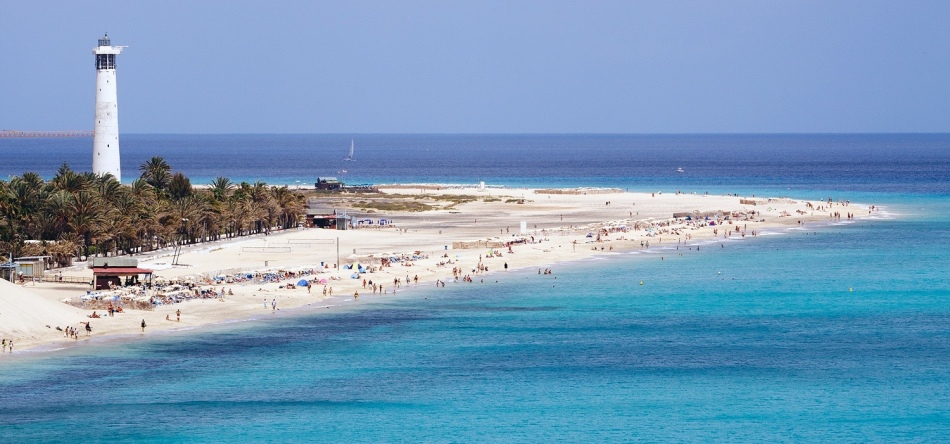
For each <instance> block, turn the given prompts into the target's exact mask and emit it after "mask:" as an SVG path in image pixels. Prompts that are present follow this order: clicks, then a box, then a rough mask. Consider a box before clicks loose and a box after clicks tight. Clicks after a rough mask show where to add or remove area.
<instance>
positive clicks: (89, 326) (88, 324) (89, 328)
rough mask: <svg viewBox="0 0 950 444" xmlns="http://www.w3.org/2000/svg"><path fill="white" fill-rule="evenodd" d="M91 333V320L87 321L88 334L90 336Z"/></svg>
mask: <svg viewBox="0 0 950 444" xmlns="http://www.w3.org/2000/svg"><path fill="white" fill-rule="evenodd" d="M90 334H92V323H91V322H87V323H86V336H89V335H90Z"/></svg>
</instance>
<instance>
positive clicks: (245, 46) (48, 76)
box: [0, 0, 950, 133]
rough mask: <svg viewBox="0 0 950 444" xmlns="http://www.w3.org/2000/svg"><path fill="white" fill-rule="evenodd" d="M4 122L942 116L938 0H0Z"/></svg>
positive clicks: (261, 124)
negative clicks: (107, 63) (99, 116)
mask: <svg viewBox="0 0 950 444" xmlns="http://www.w3.org/2000/svg"><path fill="white" fill-rule="evenodd" d="M0 18H2V24H0V129H19V130H38V129H46V130H54V129H92V123H93V112H94V103H95V91H94V90H95V74H96V73H95V65H94V56H93V55H92V54H91V51H92V49H93V47H94V46H96V40H97V38H98V37H100V36H101V35H102V34H103V33H104V32H108V33H109V36H110V37H111V38H112V43H113V44H114V45H128V48H127V49H126V50H125V52H123V53H122V54H121V55H120V56H119V57H118V73H117V75H118V79H117V83H118V89H119V90H118V94H119V128H120V130H121V131H122V132H124V133H572V132H591V133H602V132H604V133H684V132H685V133H708V132H712V133H722V132H726V133H729V132H766V133H767V132H950V25H948V23H950V1H933V2H930V1H916V0H915V1H891V2H879V1H847V2H845V1H827V0H825V1H815V2H805V1H739V2H733V1H665V0H664V1H643V2H641V1H606V2H604V1H600V2H594V1H572V2H561V1H550V0H543V1H519V0H507V1H497V2H495V1H484V0H478V1H431V2H419V1H332V2H330V1H273V2H268V1H260V2H257V1H240V0H236V1H194V0H189V1H161V2H138V1H134V2H133V1H117V2H112V1H101V0H100V1H62V2H59V1H54V2H47V1H22V0H0Z"/></svg>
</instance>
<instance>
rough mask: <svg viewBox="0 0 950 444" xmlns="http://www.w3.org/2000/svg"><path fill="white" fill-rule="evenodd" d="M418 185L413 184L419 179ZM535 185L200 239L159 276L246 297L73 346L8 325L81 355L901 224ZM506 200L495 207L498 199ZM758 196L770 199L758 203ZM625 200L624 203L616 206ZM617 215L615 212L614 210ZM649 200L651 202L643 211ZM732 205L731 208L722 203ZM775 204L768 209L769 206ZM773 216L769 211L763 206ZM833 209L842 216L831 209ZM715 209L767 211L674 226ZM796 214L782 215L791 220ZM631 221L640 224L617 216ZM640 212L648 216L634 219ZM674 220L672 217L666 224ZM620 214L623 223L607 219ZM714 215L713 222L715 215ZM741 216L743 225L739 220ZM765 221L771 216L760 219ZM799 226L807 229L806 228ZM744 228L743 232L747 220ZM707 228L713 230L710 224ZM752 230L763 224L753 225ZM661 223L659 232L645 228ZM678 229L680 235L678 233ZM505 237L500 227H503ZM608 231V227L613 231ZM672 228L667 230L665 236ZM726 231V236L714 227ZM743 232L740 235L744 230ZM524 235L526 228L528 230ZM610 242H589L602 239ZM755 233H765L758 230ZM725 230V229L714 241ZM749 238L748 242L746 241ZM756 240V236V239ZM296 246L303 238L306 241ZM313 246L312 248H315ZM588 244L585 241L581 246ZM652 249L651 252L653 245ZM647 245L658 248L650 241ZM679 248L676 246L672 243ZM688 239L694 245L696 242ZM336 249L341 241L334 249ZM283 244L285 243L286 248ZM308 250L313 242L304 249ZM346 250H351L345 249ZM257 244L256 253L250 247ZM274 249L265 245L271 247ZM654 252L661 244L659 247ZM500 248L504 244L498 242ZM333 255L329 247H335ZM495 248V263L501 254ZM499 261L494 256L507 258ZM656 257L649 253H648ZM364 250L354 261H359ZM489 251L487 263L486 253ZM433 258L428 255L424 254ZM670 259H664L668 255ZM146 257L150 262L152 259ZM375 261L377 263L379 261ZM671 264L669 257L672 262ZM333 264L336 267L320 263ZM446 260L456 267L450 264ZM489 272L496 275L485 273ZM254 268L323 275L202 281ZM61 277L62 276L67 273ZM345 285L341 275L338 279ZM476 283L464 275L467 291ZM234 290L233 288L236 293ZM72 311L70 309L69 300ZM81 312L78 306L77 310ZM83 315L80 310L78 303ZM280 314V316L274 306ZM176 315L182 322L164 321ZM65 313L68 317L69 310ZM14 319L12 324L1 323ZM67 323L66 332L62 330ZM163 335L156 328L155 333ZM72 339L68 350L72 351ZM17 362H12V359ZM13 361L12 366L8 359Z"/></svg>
mask: <svg viewBox="0 0 950 444" xmlns="http://www.w3.org/2000/svg"><path fill="white" fill-rule="evenodd" d="M407 185H409V184H407ZM381 189H382V190H383V191H384V193H385V190H392V193H395V194H399V195H407V194H409V195H413V194H418V195H419V196H431V195H433V194H465V193H471V192H472V191H474V188H472V187H469V188H460V189H442V190H439V191H437V192H434V191H433V190H427V189H425V188H415V190H418V193H412V191H413V190H414V189H413V188H409V187H405V186H402V187H400V188H398V189H397V188H381ZM528 191H529V189H511V188H488V189H485V190H484V192H479V194H480V195H484V196H485V197H489V196H490V199H483V200H476V201H472V202H466V203H462V204H459V205H456V206H452V207H450V208H443V209H438V210H434V211H426V212H419V213H411V212H387V213H385V214H378V213H377V214H375V215H374V216H373V217H389V218H392V219H393V220H395V221H396V224H395V226H393V227H387V228H360V229H353V230H345V231H335V230H322V229H316V228H311V229H292V230H284V231H278V232H274V234H271V235H269V236H254V237H251V238H237V239H231V240H226V241H221V242H216V243H214V244H198V245H194V246H191V248H189V249H188V250H187V251H183V252H182V255H181V260H180V262H182V263H185V264H191V266H190V268H177V267H175V268H167V269H162V270H157V271H156V273H155V274H156V275H157V276H160V277H162V278H165V279H193V280H195V281H196V282H197V283H198V284H199V287H200V288H202V289H207V288H215V289H216V288H221V287H223V288H227V289H229V290H231V291H233V292H234V295H233V296H232V295H228V296H225V297H224V298H223V299H192V300H186V301H183V302H180V303H176V304H172V305H162V306H158V307H155V308H154V309H153V310H131V309H129V310H127V313H120V314H117V315H116V316H115V317H112V318H109V317H108V316H107V315H104V316H102V317H101V318H98V319H89V318H87V317H86V315H87V314H88V313H91V311H92V310H84V309H79V308H74V309H73V310H71V311H72V316H73V317H72V318H71V319H72V321H71V322H72V323H70V324H67V325H66V326H72V327H76V326H77V325H80V324H79V323H80V322H91V323H92V325H93V332H92V335H91V336H89V338H96V340H95V341H87V340H86V338H87V336H85V333H84V332H80V336H79V338H80V339H79V341H77V340H75V339H67V338H65V337H64V336H63V334H62V333H61V332H59V331H56V330H53V329H52V327H49V328H48V327H46V325H53V324H50V323H49V322H46V323H44V324H43V325H32V326H29V328H26V329H22V330H20V331H8V330H5V329H4V328H5V327H6V323H5V322H4V323H2V324H0V336H2V337H4V338H12V339H14V341H15V346H16V349H15V350H16V353H13V355H17V354H19V353H20V352H26V351H29V353H23V355H34V356H35V355H37V354H39V355H44V354H46V353H56V352H57V351H60V350H62V349H64V348H72V347H71V346H69V345H66V344H73V343H75V344H76V345H79V344H82V343H87V342H89V343H99V341H100V340H106V341H108V342H110V343H111V342H112V341H113V340H114V341H116V342H119V343H122V342H125V341H134V340H136V338H138V337H143V336H149V333H152V332H156V331H160V332H162V333H166V332H169V333H177V332H181V331H207V330H208V328H209V327H212V326H215V325H227V324H230V323H244V322H253V321H254V320H257V319H259V318H261V317H262V316H264V315H262V314H261V310H264V311H267V309H266V308H263V307H262V306H261V305H262V302H261V301H262V300H263V301H265V303H267V302H268V301H272V300H273V301H278V306H279V308H280V309H282V310H285V312H289V313H290V315H299V314H300V313H303V312H307V313H314V312H315V311H316V309H318V308H319V309H321V310H328V309H327V308H323V307H326V305H329V306H330V307H329V310H328V311H333V312H338V311H339V310H340V307H342V306H344V305H348V304H347V303H345V302H342V301H343V300H346V299H347V298H349V297H352V295H353V293H354V292H357V291H358V292H359V294H360V296H361V297H360V299H359V300H355V301H352V302H354V303H356V304H359V303H360V302H361V301H365V300H366V299H376V298H381V297H382V298H386V297H391V295H392V293H391V292H390V290H391V289H392V286H393V279H403V278H410V279H412V278H414V276H417V275H418V277H419V284H418V285H409V288H406V286H401V288H399V289H398V292H397V294H398V293H401V292H403V291H413V290H415V289H416V288H424V286H432V285H435V282H436V281H437V280H440V281H443V282H450V281H453V280H454V279H455V278H454V277H453V273H452V269H453V268H456V269H463V268H464V270H462V273H461V274H460V276H461V275H470V276H471V277H472V278H473V279H476V283H477V279H481V278H484V277H487V276H490V275H495V274H496V273H498V272H501V271H504V270H505V269H506V268H505V265H507V269H508V270H509V271H518V270H526V269H533V268H539V267H540V268H547V267H555V266H570V264H571V263H572V262H575V261H585V260H592V259H593V258H596V257H598V256H602V255H612V254H614V253H619V254H630V255H634V254H635V253H639V255H643V256H644V260H647V259H648V258H649V259H655V256H654V255H656V254H658V253H661V252H662V251H666V250H662V249H663V248H664V247H667V246H670V245H680V246H694V245H695V246H697V247H699V246H705V245H708V244H714V243H718V242H717V239H722V243H723V244H724V243H725V241H727V240H730V241H734V240H736V239H744V237H750V238H754V237H757V236H758V235H762V236H763V237H768V236H771V235H773V233H772V231H773V230H775V231H776V232H775V233H774V234H781V232H778V230H784V231H788V232H795V231H806V228H804V227H815V228H816V229H822V228H824V227H825V226H835V225H836V224H842V225H844V224H847V222H850V223H855V222H859V221H861V220H864V219H868V218H873V219H879V218H883V217H887V218H893V217H895V216H894V215H893V214H892V213H889V212H888V211H887V209H886V208H882V209H880V210H879V212H871V211H870V210H869V206H868V205H866V204H857V203H850V204H849V205H843V204H838V203H833V205H832V206H831V207H830V208H829V209H826V210H825V211H811V212H809V214H799V213H796V212H795V211H796V210H799V211H801V210H802V209H803V208H805V207H806V205H807V204H811V205H812V207H814V208H821V207H822V206H827V205H828V204H827V202H818V201H804V200H794V199H787V198H778V199H781V200H775V201H774V202H769V204H768V205H766V206H760V205H756V206H751V205H743V204H739V201H740V199H744V198H740V197H738V196H714V195H699V194H680V193H667V194H663V193H659V194H652V195H651V193H632V192H619V193H609V194H560V193H555V194H535V193H533V192H532V193H530V194H529V193H528ZM503 198H509V199H514V200H518V199H520V200H522V201H523V202H522V203H511V202H506V199H503ZM492 199H494V200H492ZM755 199H757V200H760V199H767V198H761V197H757V198H755ZM613 201H617V202H616V203H614V202H613ZM612 205H613V206H614V207H615V208H616V209H615V208H611V206H612ZM638 205H639V206H638ZM719 206H729V207H731V208H718V209H717V208H716V207H719ZM766 209H768V211H766ZM760 210H761V211H760ZM829 210H830V211H829ZM684 211H685V212H694V211H695V212H700V213H703V212H709V211H723V212H728V214H730V215H731V214H734V213H735V212H737V211H742V212H744V213H746V214H748V213H749V212H750V211H757V212H758V213H759V216H758V217H757V218H756V219H754V220H741V221H735V220H729V221H728V222H726V221H721V222H723V223H722V224H721V225H720V224H716V225H711V226H710V225H708V221H706V220H705V219H703V220H702V222H701V223H697V224H695V226H690V225H684V224H672V223H671V224H669V225H664V224H666V223H668V222H669V221H670V220H672V219H673V218H672V217H671V216H672V215H673V214H674V213H676V212H680V213H682V212H684ZM834 211H840V212H841V213H842V214H844V213H846V212H847V213H851V212H853V213H855V215H854V216H855V217H854V219H853V220H851V221H848V220H846V219H844V218H842V219H840V220H839V219H831V218H830V217H829V214H830V213H831V212H834ZM783 212H784V213H787V214H790V216H780V214H782V213H783ZM623 213H626V215H628V216H630V217H617V216H623V215H624V214H623ZM634 213H636V214H634ZM641 213H642V214H641ZM664 215H665V217H664ZM607 216H614V217H607ZM704 217H705V216H704ZM730 219H732V218H731V217H730ZM760 220H762V221H760ZM734 222H738V223H734ZM799 222H801V224H803V225H800V224H799ZM523 223H526V225H527V227H529V229H528V230H526V232H525V233H524V234H522V233H520V231H521V230H520V226H524V225H522V224H523ZM627 224H634V225H641V229H632V228H631V227H627V226H626V225H627ZM739 224H742V225H741V228H740V225H739ZM699 225H704V226H699ZM749 225H751V227H750V226H749ZM645 226H650V229H649V230H646V229H642V227H645ZM720 227H722V228H729V230H730V233H735V234H734V236H736V237H735V238H733V237H732V236H726V235H725V234H724V232H723V231H722V230H720V229H719V228H720ZM674 228H675V229H674ZM496 230H498V231H496ZM601 230H604V231H601ZM664 230H665V231H664ZM714 230H716V231H714ZM735 230H738V231H735ZM512 231H519V233H518V234H517V235H514V234H512V233H511V232H512ZM595 231H596V232H597V234H599V235H601V239H599V240H597V236H591V237H587V234H588V233H591V234H593V233H594V232H595ZM752 232H754V233H755V235H752ZM713 233H716V234H713ZM743 234H744V235H745V236H742V235H743ZM522 236H523V237H524V239H532V236H534V238H533V240H534V241H535V243H525V244H516V245H513V246H512V247H511V250H510V251H511V253H509V250H508V249H505V248H498V250H499V251H498V252H496V251H494V250H489V249H488V248H466V249H461V248H454V247H451V248H450V246H452V245H453V242H455V243H466V242H483V241H484V242H488V241H493V242H502V243H505V242H507V241H511V240H514V239H518V238H519V237H522ZM747 240H753V239H747ZM294 241H295V242H294ZM329 241H336V242H338V243H339V245H341V247H340V248H341V250H340V265H341V269H340V271H336V269H333V268H329V266H330V264H333V263H335V262H336V255H335V251H333V249H334V248H335V245H333V244H331V243H329ZM306 242H309V243H306ZM575 242H576V243H575ZM641 242H643V246H641ZM646 242H650V245H649V246H647V244H646ZM671 242H675V243H671ZM686 242H688V243H686ZM334 243H335V242H334ZM275 245H277V246H279V247H280V248H274V246H275ZM297 245H306V247H300V248H297V247H296V246H297ZM344 245H345V247H343V246H344ZM247 247H252V248H251V250H256V251H253V252H251V251H247V250H248V249H247ZM262 247H263V248H262ZM650 247H652V249H651V248H650ZM268 248H271V249H273V250H275V251H276V250H278V249H279V250H280V253H268V252H267V251H268ZM496 248H497V247H496ZM328 250H329V251H328ZM414 252H418V253H421V254H419V255H417V256H418V257H419V259H414V260H411V261H408V263H409V265H407V264H406V262H402V263H399V264H396V265H392V266H390V267H385V268H379V269H378V270H376V271H375V272H373V273H365V274H363V275H361V277H360V279H358V280H357V279H351V278H350V277H349V276H350V271H349V270H343V269H342V265H344V264H351V263H356V262H362V263H364V264H372V263H375V259H378V258H380V256H385V255H387V254H388V255H395V256H399V255H406V254H410V255H411V254H412V253H414ZM490 252H491V253H493V254H492V255H491V256H489V253H490ZM499 252H500V255H499V256H497V257H496V256H494V254H498V253H499ZM647 252H649V253H647ZM348 253H352V254H348ZM166 254H167V253H164V252H155V251H152V252H148V253H145V254H143V255H141V256H138V257H139V258H140V260H142V261H143V262H144V263H142V264H141V265H140V266H141V267H143V268H150V264H156V263H159V262H160V261H161V258H162V257H163V256H166ZM483 256H484V257H483ZM423 257H424V258H423ZM660 257H662V256H660ZM145 258H149V259H148V260H145ZM369 258H373V262H370V261H367V259H369ZM661 260H662V259H661ZM321 262H323V263H324V267H326V268H320V266H319V264H320V263H321ZM440 262H447V263H446V264H445V265H439V263H440ZM482 267H485V268H486V269H485V270H482ZM236 268H241V269H244V268H247V269H251V270H255V271H256V272H262V271H266V270H281V269H283V270H289V269H301V270H305V269H307V268H311V269H312V270H314V271H315V272H314V273H312V274H308V275H305V276H297V277H293V278H290V279H287V280H284V281H282V282H279V283H246V282H245V283H224V284H221V283H207V282H205V283H202V282H200V281H198V278H199V277H200V276H212V275H213V274H214V273H218V272H220V271H222V270H232V269H236ZM59 271H60V270H53V273H57V272H59ZM62 271H63V273H62V274H63V275H64V276H66V275H71V276H85V275H86V274H88V275H89V276H90V277H91V271H90V270H88V269H73V270H62ZM301 277H303V278H307V279H310V278H313V277H315V278H318V279H319V278H328V281H327V282H328V284H327V285H328V286H330V287H332V288H333V291H334V292H333V295H332V296H328V297H323V296H322V294H321V293H322V286H318V285H314V286H313V287H314V288H313V289H312V290H316V291H315V292H312V293H308V292H307V289H306V288H298V289H286V288H279V287H280V286H282V285H283V284H286V283H288V282H297V280H299V279H301ZM332 278H337V279H332ZM363 278H366V279H367V280H372V281H374V282H382V284H383V287H384V291H386V292H387V293H389V296H387V295H385V294H384V295H379V294H374V293H373V292H372V291H371V290H370V289H368V288H367V289H365V290H364V288H363V287H362V281H363ZM463 283H464V282H463V281H462V280H461V279H460V280H459V282H458V284H463ZM18 286H19V287H20V288H22V289H24V290H26V291H29V292H31V293H34V294H36V295H37V296H38V298H37V302H39V301H43V302H44V303H46V304H47V305H48V304H51V303H57V301H60V300H62V299H63V298H65V297H68V295H70V294H72V295H74V296H75V295H77V294H82V293H85V289H81V288H80V287H77V286H72V287H69V286H66V285H62V284H59V285H58V284H57V283H40V284H30V283H27V284H26V285H25V286H20V285H18ZM225 291H226V290H225ZM59 303H60V304H61V305H64V306H65V304H62V303H61V302H59ZM2 304H3V302H2V301H0V316H3V315H7V314H9V313H10V311H11V308H10V307H7V306H4V305H2ZM44 307H45V306H44V305H42V304H39V303H37V304H34V307H33V308H31V309H32V310H34V311H40V312H42V311H43V310H44ZM67 307H69V306H67ZM70 308H73V307H70ZM178 309H180V310H181V311H182V317H181V321H180V322H176V321H175V320H174V319H175V315H174V312H175V311H176V310H178ZM271 311H277V310H271ZM166 315H169V316H170V318H171V321H166V320H165V319H164V317H165V316H166ZM64 316H65V315H64ZM2 319H4V318H3V317H0V320H2ZM141 319H145V320H146V323H147V325H148V327H147V328H146V332H145V334H144V335H142V334H141V332H140V328H139V325H138V322H139V321H140V320H141ZM55 326H57V327H62V326H64V325H62V324H60V325H55ZM154 334H155V333H153V335H154ZM64 343H65V344H64ZM5 356H9V354H6V355H5ZM3 360H9V359H0V361H3Z"/></svg>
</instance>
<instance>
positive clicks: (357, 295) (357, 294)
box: [353, 291, 360, 301]
mask: <svg viewBox="0 0 950 444" xmlns="http://www.w3.org/2000/svg"><path fill="white" fill-rule="evenodd" d="M359 298H360V292H359V291H356V292H354V293H353V300H354V301H355V300H357V299H359Z"/></svg>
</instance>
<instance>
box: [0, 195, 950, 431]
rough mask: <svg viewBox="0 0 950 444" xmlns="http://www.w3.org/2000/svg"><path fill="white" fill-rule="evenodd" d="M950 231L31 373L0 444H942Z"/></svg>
mask: <svg viewBox="0 0 950 444" xmlns="http://www.w3.org/2000/svg"><path fill="white" fill-rule="evenodd" d="M915 203H916V204H917V205H936V208H937V209H939V210H946V209H947V208H948V205H947V203H946V200H945V199H931V198H923V197H922V198H920V199H919V201H918V202H915ZM897 209H900V208H892V206H891V207H889V210H897ZM946 214H947V213H946V212H942V213H936V212H935V213H931V214H929V215H928V216H925V217H924V216H920V217H915V218H912V219H907V218H901V219H891V220H887V219H884V220H873V221H867V222H864V221H862V222H859V223H855V224H851V225H839V226H829V227H823V228H816V230H815V231H813V232H812V233H813V234H805V233H804V232H776V234H774V235H771V236H763V237H760V238H757V239H754V240H746V241H733V242H728V243H725V244H724V247H725V248H723V247H721V246H719V245H716V244H706V245H705V248H701V249H700V251H698V252H697V251H695V250H686V251H683V249H682V248H681V249H680V250H675V249H667V250H655V251H656V252H655V253H651V254H615V255H611V256H609V257H607V258H605V259H603V260H595V261H591V262H588V263H572V264H560V265H555V266H554V271H555V274H554V275H552V276H545V275H537V274H536V271H518V272H509V273H500V274H497V275H492V276H491V277H490V278H489V279H488V281H486V282H485V283H478V282H477V283H474V284H455V285H450V286H449V287H447V288H446V289H439V290H435V289H434V288H429V289H420V290H419V291H415V292H412V293H411V294H404V295H403V296H401V297H399V298H398V299H384V300H375V301H373V302H370V303H366V304H362V303H361V306H359V307H352V308H349V309H346V310H341V311H338V312H330V313H299V314H298V315H294V316H284V317H281V318H280V319H278V320H271V321H266V322H257V323H253V324H249V325H240V326H223V327H217V328H213V329H211V330H209V331H207V332H203V333H200V334H194V333H193V332H192V333H191V334H187V335H185V334H175V335H170V336H164V337H156V338H149V339H146V340H142V341H134V342H131V343H127V344H121V345H116V344H102V345H99V346H93V347H79V348H76V349H71V350H66V351H61V352H57V353H53V354H51V355H46V356H37V357H31V358H30V359H28V360H24V361H18V362H13V363H7V364H5V365H4V366H3V367H2V368H3V376H2V377H0V393H2V394H3V395H2V398H0V399H2V401H3V402H2V403H0V420H2V421H0V423H2V425H0V432H2V433H0V440H4V441H9V442H25V441H28V440H42V441H62V440H67V439H68V440H74V439H81V440H84V441H85V440H153V441H156V442H180V441H209V440H210V441H271V442H274V441H336V442H339V441H362V442H367V441H411V442H416V441H436V442H453V441H454V442H459V441H466V442H469V441H505V442H539V441H562V440H566V441H629V440H645V441H658V440H674V441H680V440H686V441H785V440H790V441H806V442H816V441H831V440H835V441H882V442H892V441H898V440H899V441H905V440H911V441H941V440H943V439H945V438H946V437H947V436H950V416H948V414H950V383H948V381H950V304H948V301H947V297H948V295H950V280H948V279H947V274H946V273H947V272H946V270H948V269H950V254H948V252H947V249H946V248H945V246H946V245H947V244H948V242H950V230H947V228H946V226H947V223H948V222H950V218H948V217H946ZM667 248H670V247H667ZM679 253H683V255H682V256H680V255H679ZM660 256H662V257H663V260H660V259H659V257H660ZM496 280H497V282H496ZM641 280H642V281H643V282H644V284H643V285H642V286H641V285H639V281H641ZM849 289H853V291H849ZM361 302H362V301H361Z"/></svg>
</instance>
